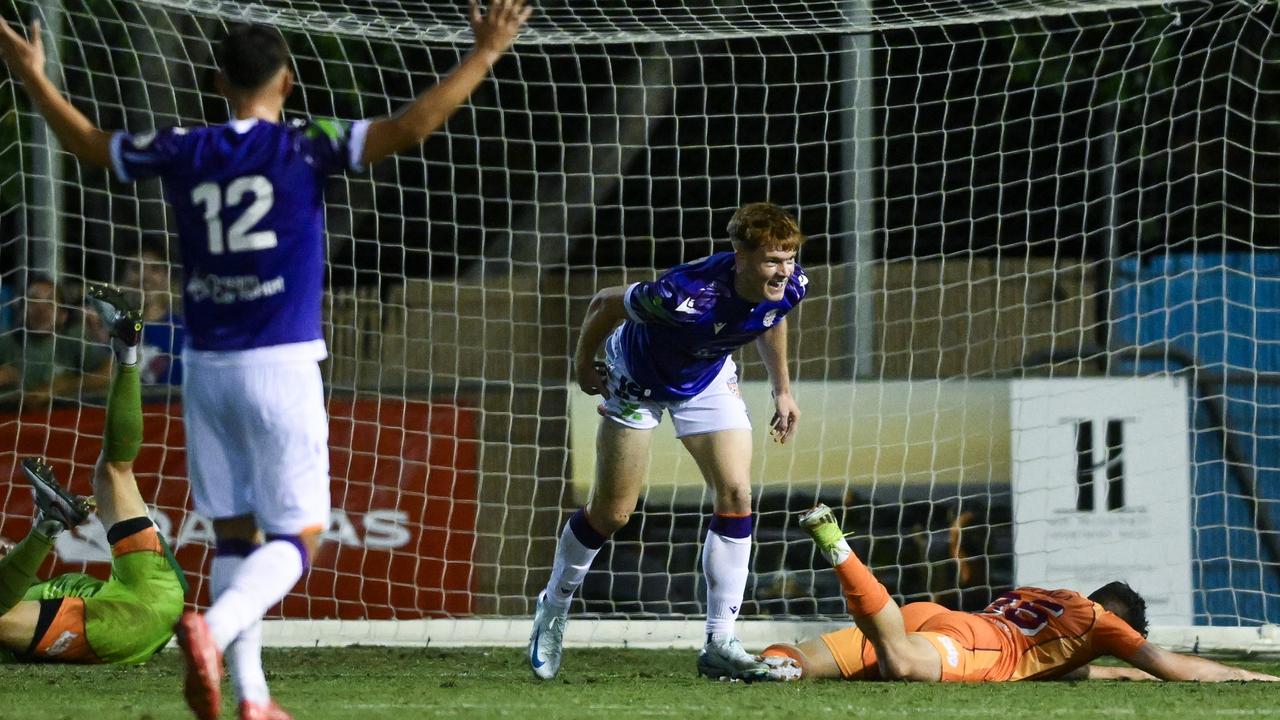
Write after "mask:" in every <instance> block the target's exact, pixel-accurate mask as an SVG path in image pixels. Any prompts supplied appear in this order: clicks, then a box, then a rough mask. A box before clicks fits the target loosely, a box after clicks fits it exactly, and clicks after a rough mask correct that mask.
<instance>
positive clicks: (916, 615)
mask: <svg viewBox="0 0 1280 720" xmlns="http://www.w3.org/2000/svg"><path fill="white" fill-rule="evenodd" d="M945 612H950V611H949V610H947V609H946V608H944V607H942V606H941V605H939V604H937V603H931V602H914V603H907V604H906V605H903V606H902V622H903V624H904V625H905V626H906V628H907V632H915V631H916V630H918V629H919V628H920V626H921V625H923V624H924V623H925V621H927V620H928V619H929V618H931V617H934V616H935V615H938V614H940V613H945ZM822 642H823V643H825V644H826V646H827V649H828V650H830V651H831V655H832V656H833V657H834V658H835V659H836V665H838V666H840V674H841V675H843V676H844V678H845V679H846V680H879V679H880V668H879V667H878V666H877V664H876V649H875V648H874V647H873V646H872V645H871V643H870V642H867V638H866V636H865V635H863V634H862V631H861V630H859V629H858V628H857V627H847V628H844V629H843V630H837V631H835V632H832V633H827V634H826V635H823V636H822Z"/></svg>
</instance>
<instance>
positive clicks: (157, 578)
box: [0, 286, 187, 663]
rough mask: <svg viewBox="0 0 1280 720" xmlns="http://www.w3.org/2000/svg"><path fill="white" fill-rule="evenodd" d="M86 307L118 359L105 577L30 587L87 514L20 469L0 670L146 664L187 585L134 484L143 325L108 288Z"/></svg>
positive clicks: (2, 561) (32, 467)
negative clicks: (24, 484)
mask: <svg viewBox="0 0 1280 720" xmlns="http://www.w3.org/2000/svg"><path fill="white" fill-rule="evenodd" d="M89 297H90V300H91V301H92V302H94V303H95V304H96V305H97V306H98V307H99V312H100V313H101V314H102V316H103V320H104V323H105V325H106V326H107V327H108V328H110V330H111V336H112V345H113V346H114V348H113V349H114V351H115V356H116V368H115V376H114V377H113V378H112V380H111V387H110V390H109V391H108V395H107V418H106V426H105V428H104V430H103V437H102V453H101V455H100V456H99V457H98V463H97V466H96V467H95V468H94V471H93V495H94V499H95V500H96V503H97V511H98V518H99V519H100V520H101V521H102V525H103V527H105V528H107V542H109V543H110V544H111V577H110V578H109V579H107V580H98V579H96V578H92V577H89V576H88V575H83V574H81V573H68V574H66V575H60V576H58V577H55V578H53V579H52V580H48V581H46V582H41V583H37V582H36V572H37V571H38V570H39V569H40V564H41V563H42V562H44V559H45V557H46V556H48V554H49V551H50V550H52V549H53V543H54V538H55V537H57V535H58V534H59V533H61V532H62V531H63V530H67V529H69V528H72V527H75V526H77V525H79V524H81V523H83V522H84V521H85V520H87V519H88V518H89V513H90V512H91V510H92V505H91V504H90V502H89V501H88V500H87V499H86V498H82V497H80V496H78V495H74V494H72V493H70V492H68V491H66V490H65V489H63V488H62V487H60V486H59V485H58V482H57V480H56V479H54V476H53V468H51V467H50V466H49V465H48V463H46V462H44V461H43V460H37V459H26V460H23V461H22V470H23V472H24V473H25V474H26V476H27V480H28V481H29V482H30V483H31V486H32V488H33V490H34V492H35V502H36V507H37V508H38V509H39V514H38V516H37V518H36V522H35V524H34V525H33V526H32V528H31V532H30V533H28V534H27V536H26V537H25V538H23V539H22V541H21V542H19V543H18V544H17V545H16V546H14V547H12V548H10V549H9V551H8V552H7V553H5V554H4V556H3V557H2V558H0V662H5V661H7V662H14V661H33V662H68V663H141V662H145V661H146V660H147V658H149V657H151V655H152V654H153V653H155V651H156V650H159V649H160V648H162V647H164V645H165V643H167V642H168V641H169V638H170V637H171V636H172V635H173V624H174V622H176V621H177V619H178V617H179V616H180V615H181V614H182V604H183V598H184V596H185V595H186V591H187V583H186V579H185V578H184V577H183V575H182V569H181V568H179V567H178V564H177V563H176V562H175V561H174V559H173V555H172V553H170V552H169V549H168V547H167V546H166V545H165V543H164V540H163V539H162V538H161V537H160V535H159V533H157V532H156V528H155V525H154V524H152V522H151V519H150V518H149V517H147V506H146V504H144V503H143V501H142V495H141V494H139V492H138V484H137V481H136V480H135V479H134V476H133V460H134V458H136V457H137V455H138V447H139V446H140V445H141V444H142V396H141V390H140V381H139V379H138V364H137V363H138V339H139V335H140V333H141V331H142V315H141V313H139V312H137V311H131V310H129V309H128V308H127V307H126V306H125V304H124V301H123V299H122V298H121V296H120V295H119V293H118V292H115V291H114V290H111V289H109V288H105V287H102V286H90V288H89Z"/></svg>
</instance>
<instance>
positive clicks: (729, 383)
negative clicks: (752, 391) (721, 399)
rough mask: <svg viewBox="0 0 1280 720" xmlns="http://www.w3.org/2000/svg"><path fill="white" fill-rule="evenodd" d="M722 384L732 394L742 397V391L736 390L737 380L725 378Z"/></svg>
mask: <svg viewBox="0 0 1280 720" xmlns="http://www.w3.org/2000/svg"><path fill="white" fill-rule="evenodd" d="M724 384H725V386H727V387H728V388H729V392H731V393H733V394H734V395H737V396H738V397H742V393H740V392H738V381H737V380H726V381H725V382H724Z"/></svg>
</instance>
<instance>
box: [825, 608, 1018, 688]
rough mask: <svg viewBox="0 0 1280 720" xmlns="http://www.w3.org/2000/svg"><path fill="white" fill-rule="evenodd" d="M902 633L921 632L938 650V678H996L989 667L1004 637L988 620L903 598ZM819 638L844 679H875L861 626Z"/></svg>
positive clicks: (875, 668)
mask: <svg viewBox="0 0 1280 720" xmlns="http://www.w3.org/2000/svg"><path fill="white" fill-rule="evenodd" d="M902 620H903V624H904V625H905V626H906V630H907V632H914V633H917V634H919V635H921V636H923V637H924V638H925V639H926V640H928V641H929V644H931V645H933V647H934V648H935V649H936V650H937V651H938V658H939V660H940V661H941V663H942V681H943V682H981V681H985V680H992V679H996V678H995V677H993V671H995V670H997V666H998V665H999V662H1000V660H1001V658H1002V657H1004V651H1003V648H1004V645H1005V644H1007V641H1006V640H1005V639H1004V638H1003V637H1001V636H1000V630H999V629H998V628H996V627H995V626H994V625H992V624H991V623H989V622H987V621H985V620H983V619H981V618H979V617H977V616H976V615H973V614H971V613H964V612H956V611H953V610H948V609H946V608H944V607H942V606H941V605H938V604H937V603H924V602H919V603H909V604H907V605H904V606H903V608H902ZM822 641H823V642H824V643H825V644H826V646H827V649H828V650H830V651H831V655H832V656H833V657H834V658H835V660H836V665H838V666H839V667H840V674H841V675H842V676H843V677H844V678H845V679H847V680H879V679H880V669H879V667H878V666H877V663H876V651H875V648H874V647H873V646H872V645H871V643H870V642H868V641H867V638H866V636H865V635H863V634H862V631H861V630H859V629H858V628H856V627H849V628H845V629H843V630H837V631H836V632H833V633H827V634H826V635H823V636H822Z"/></svg>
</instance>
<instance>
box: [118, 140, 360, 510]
mask: <svg viewBox="0 0 1280 720" xmlns="http://www.w3.org/2000/svg"><path fill="white" fill-rule="evenodd" d="M367 130H368V123H367V122H364V121H362V122H357V123H354V124H346V123H339V122H334V121H327V120H311V121H299V122H292V123H289V124H286V125H278V124H275V123H270V122H264V121H261V120H238V121H235V122H232V123H229V124H226V125H216V126H212V127H198V128H169V129H167V130H161V131H159V132H156V133H147V134H143V135H129V134H125V133H118V134H116V135H115V136H114V137H113V138H112V141H111V160H112V164H113V166H114V169H115V174H116V175H117V177H119V179H120V180H123V181H126V182H127V181H132V180H138V179H142V178H148V177H157V176H158V177H160V178H161V179H163V181H164V192H165V197H166V199H167V200H168V201H169V203H170V204H171V205H172V206H173V209H174V217H175V218H176V219H177V224H178V240H179V243H180V244H181V246H182V260H183V271H184V286H183V298H184V303H183V314H184V318H183V319H184V321H185V324H186V331H187V334H186V338H187V340H186V348H185V349H184V350H183V355H182V361H183V368H184V369H183V420H184V422H185V425H186V433H187V468H188V475H189V476H190V479H191V484H192V497H193V498H194V500H195V506H196V510H197V511H198V512H200V513H201V514H203V515H205V516H206V517H211V518H226V517H235V516H241V515H248V514H253V515H254V516H256V519H257V523H258V526H259V527H260V528H261V529H262V530H263V531H264V532H267V533H268V534H282V535H296V534H299V533H301V532H303V531H305V530H308V529H310V528H314V527H321V528H322V527H325V526H327V525H328V522H329V507H330V503H329V451H328V433H329V426H328V421H327V418H326V415H325V406H324V386H323V383H322V382H321V377H320V370H319V367H318V365H317V362H318V361H319V360H322V359H324V356H325V347H324V335H323V333H322V331H321V327H320V308H321V301H322V299H323V293H324V264H325V241H324V189H325V183H326V180H327V178H328V176H329V175H332V174H334V173H339V172H343V171H344V170H350V171H353V172H361V171H363V170H364V168H363V166H362V165H361V163H360V158H361V157H362V156H363V153H364V138H365V133H366V131H367Z"/></svg>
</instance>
